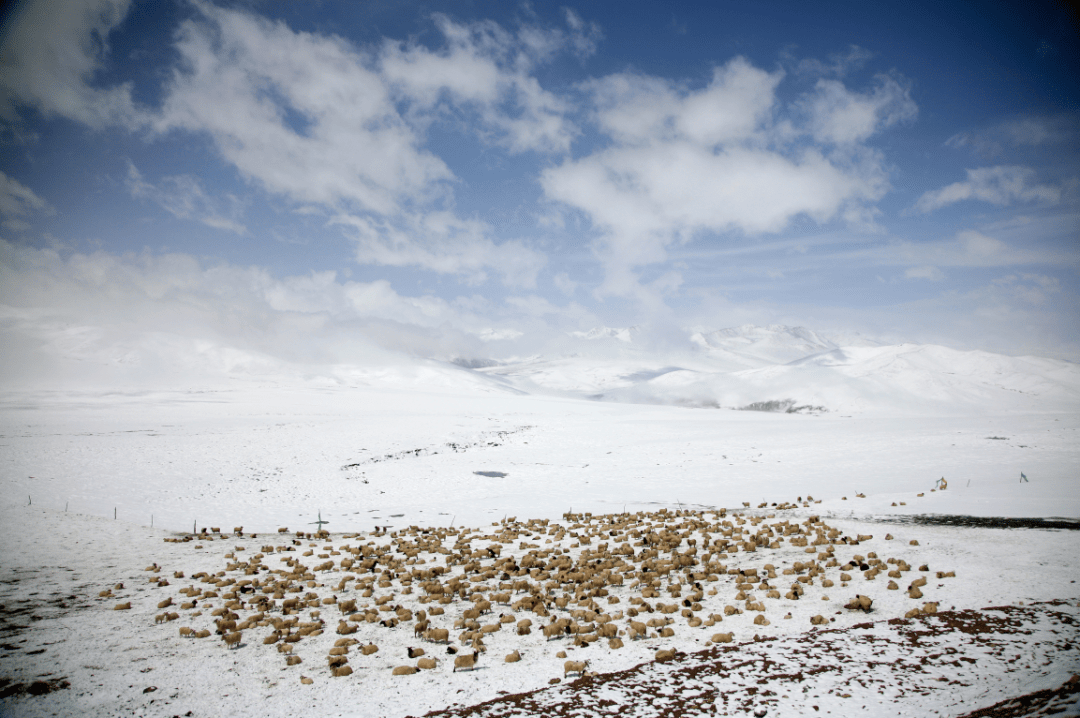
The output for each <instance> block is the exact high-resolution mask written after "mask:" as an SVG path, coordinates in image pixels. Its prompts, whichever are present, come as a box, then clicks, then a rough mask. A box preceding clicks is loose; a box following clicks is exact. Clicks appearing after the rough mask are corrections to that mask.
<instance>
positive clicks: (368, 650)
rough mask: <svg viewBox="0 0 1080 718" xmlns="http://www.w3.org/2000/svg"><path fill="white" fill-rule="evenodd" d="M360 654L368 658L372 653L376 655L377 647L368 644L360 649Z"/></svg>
mask: <svg viewBox="0 0 1080 718" xmlns="http://www.w3.org/2000/svg"><path fill="white" fill-rule="evenodd" d="M360 652H361V653H362V654H364V655H365V656H370V655H371V654H372V653H378V652H379V647H378V646H376V645H375V644H374V643H369V644H368V645H366V646H361V647H360Z"/></svg>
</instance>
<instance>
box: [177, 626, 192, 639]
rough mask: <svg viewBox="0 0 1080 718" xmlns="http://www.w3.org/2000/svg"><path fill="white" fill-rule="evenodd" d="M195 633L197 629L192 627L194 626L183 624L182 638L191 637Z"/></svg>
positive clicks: (181, 628) (181, 629)
mask: <svg viewBox="0 0 1080 718" xmlns="http://www.w3.org/2000/svg"><path fill="white" fill-rule="evenodd" d="M194 633H195V630H194V629H192V628H189V627H188V626H181V627H180V637H181V638H191V636H192V635H193V634H194Z"/></svg>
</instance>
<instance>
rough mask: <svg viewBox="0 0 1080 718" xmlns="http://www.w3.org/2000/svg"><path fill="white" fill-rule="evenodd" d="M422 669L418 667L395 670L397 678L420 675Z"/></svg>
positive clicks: (403, 667)
mask: <svg viewBox="0 0 1080 718" xmlns="http://www.w3.org/2000/svg"><path fill="white" fill-rule="evenodd" d="M419 670H420V669H418V668H417V667H416V666H397V667H396V668H394V675H395V676H411V675H412V674H414V673H418V672H419Z"/></svg>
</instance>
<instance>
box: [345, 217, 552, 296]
mask: <svg viewBox="0 0 1080 718" xmlns="http://www.w3.org/2000/svg"><path fill="white" fill-rule="evenodd" d="M332 222H333V223H334V224H338V225H341V226H344V227H347V228H348V229H349V231H350V234H351V235H352V237H353V238H354V239H355V241H356V260H357V261H358V262H360V263H361V264H382V265H387V266H394V267H408V266H412V267H420V268H423V269H427V270H430V271H433V272H438V273H440V274H457V275H460V276H462V277H463V278H464V279H465V281H467V282H469V283H472V284H480V283H482V282H484V281H486V279H487V271H486V270H494V271H495V272H496V273H497V274H500V275H502V280H503V283H504V284H506V285H512V286H521V287H525V288H532V287H534V286H536V275H537V273H538V272H539V271H540V270H541V269H542V268H543V266H544V264H545V262H546V259H545V257H544V255H543V254H541V253H540V252H537V251H536V250H533V249H530V248H529V247H528V246H526V245H525V243H524V242H521V241H520V240H507V241H504V242H502V243H501V244H496V243H495V242H494V241H493V240H492V239H491V238H490V237H489V236H488V227H487V225H486V224H484V223H483V222H479V221H477V220H464V219H461V218H459V217H457V216H455V215H454V214H452V213H450V212H430V213H427V214H423V215H419V214H416V215H410V216H408V217H406V218H404V219H403V220H401V221H399V222H391V221H388V220H377V219H373V218H370V217H362V216H358V215H339V216H337V217H335V218H334V219H333V220H332Z"/></svg>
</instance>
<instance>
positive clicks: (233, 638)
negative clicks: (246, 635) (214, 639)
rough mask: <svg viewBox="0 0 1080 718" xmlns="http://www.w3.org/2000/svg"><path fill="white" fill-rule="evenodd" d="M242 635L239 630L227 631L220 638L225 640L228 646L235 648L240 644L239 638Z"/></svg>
mask: <svg viewBox="0 0 1080 718" xmlns="http://www.w3.org/2000/svg"><path fill="white" fill-rule="evenodd" d="M242 637H243V634H242V633H240V632H239V631H237V632H236V633H227V634H225V635H224V636H223V637H222V640H223V641H225V645H226V646H228V647H229V648H236V647H238V646H239V645H240V639H241V638H242Z"/></svg>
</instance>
